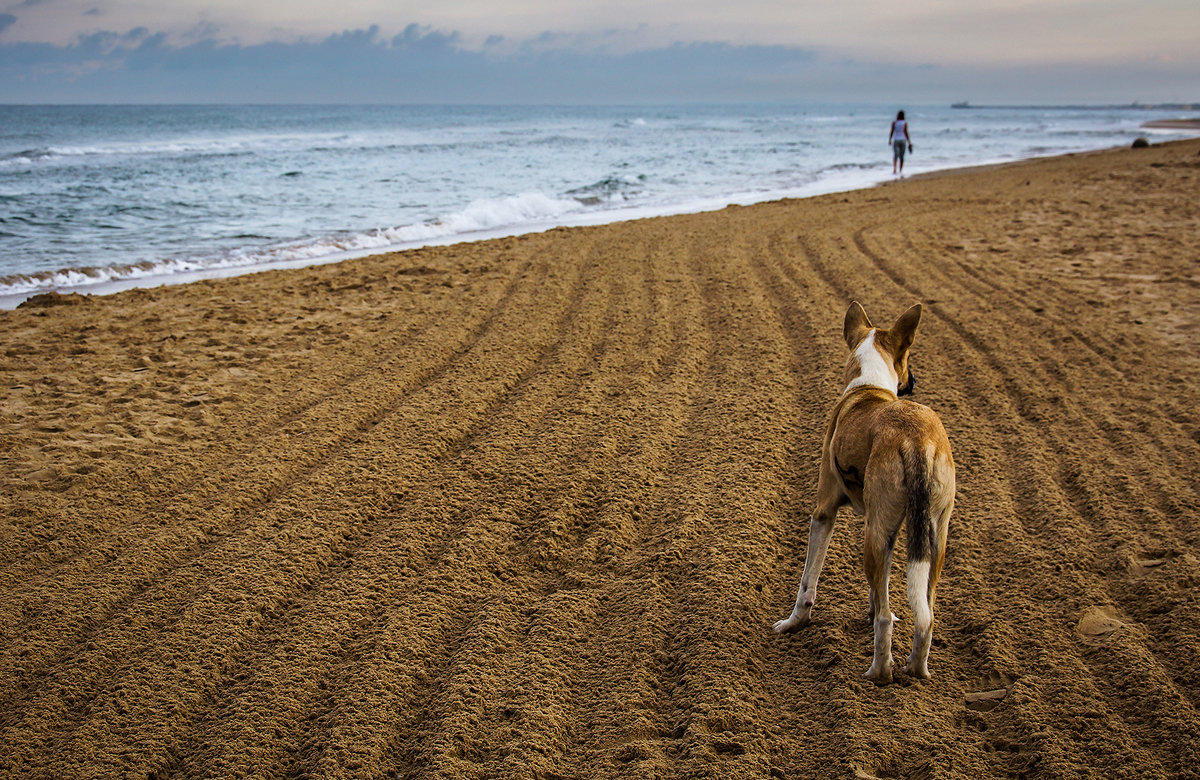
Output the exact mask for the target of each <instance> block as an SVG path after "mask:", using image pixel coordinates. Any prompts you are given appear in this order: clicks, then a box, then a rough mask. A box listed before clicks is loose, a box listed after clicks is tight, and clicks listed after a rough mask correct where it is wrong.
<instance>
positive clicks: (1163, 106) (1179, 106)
mask: <svg viewBox="0 0 1200 780" xmlns="http://www.w3.org/2000/svg"><path fill="white" fill-rule="evenodd" d="M950 107H951V108H962V109H985V110H993V111H994V110H998V109H1008V110H1013V111H1118V110H1120V111H1128V110H1130V109H1133V110H1139V111H1200V103H1125V104H1124V105H1118V104H1115V103H1113V104H1108V103H1102V104H1100V105H1087V104H1083V103H1080V104H1075V105H979V106H977V105H975V104H974V103H971V102H969V101H966V100H963V101H961V102H958V103H951V104H950Z"/></svg>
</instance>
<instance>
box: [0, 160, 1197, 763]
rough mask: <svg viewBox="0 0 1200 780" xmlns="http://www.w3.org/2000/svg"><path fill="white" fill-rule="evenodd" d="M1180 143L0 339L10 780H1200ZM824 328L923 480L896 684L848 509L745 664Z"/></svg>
mask: <svg viewBox="0 0 1200 780" xmlns="http://www.w3.org/2000/svg"><path fill="white" fill-rule="evenodd" d="M1198 151H1200V142H1182V143H1174V144H1166V145H1162V146H1155V147H1152V148H1150V149H1144V150H1119V151H1112V152H1103V153H1096V154H1087V155H1079V156H1073V157H1066V158H1060V159H1054V160H1047V161H1034V162H1027V163H1021V164H1015V165H1010V166H1006V167H1001V168H995V169H989V170H981V171H974V172H960V173H953V174H948V175H939V176H933V177H921V178H914V179H908V180H904V181H901V182H898V183H895V184H889V185H887V186H883V187H879V188H875V189H871V190H866V191H861V192H854V193H849V194H839V195H831V196H827V197H821V198H816V199H812V200H805V201H787V202H778V203H768V204H763V205H759V206H754V207H749V208H729V209H725V210H723V211H719V212H716V213H709V214H698V215H694V216H680V217H671V218H664V219H651V220H646V221H641V222H636V223H627V224H617V225H610V226H602V227H594V228H582V229H572V230H553V231H550V232H548V233H544V234H540V235H531V236H526V237H521V238H509V239H501V240H495V241H489V242H484V243H478V244H469V245H460V246H454V247H447V248H430V249H424V250H419V251H413V252H406V253H401V254H393V255H386V256H381V257H376V258H370V259H363V260H357V261H351V262H345V263H342V264H340V265H337V266H326V267H321V268H313V269H305V270H296V271H286V272H270V273H261V274H257V275H252V276H245V277H241V278H237V279H229V280H221V281H210V282H200V283H195V284H191V285H186V286H181V287H175V288H163V289H156V290H152V291H131V292H126V293H122V294H118V295H113V296H110V297H105V298H93V299H82V300H77V299H66V300H59V301H46V303H57V304H70V303H74V304H76V305H47V306H40V307H39V306H26V307H24V308H22V309H19V310H17V311H14V312H5V313H2V314H0V366H2V369H0V378H2V381H0V394H2V398H3V407H2V409H3V416H2V418H0V448H2V449H0V453H2V458H3V467H2V471H0V479H2V480H3V483H4V489H3V513H2V515H3V525H2V526H0V564H2V569H0V775H3V776H5V777H20V778H25V777H36V778H42V777H44V778H84V777H87V778H93V777H95V778H99V777H154V778H165V777H188V778H199V777H249V776H253V777H264V778H273V777H279V778H283V777H288V778H298V777H313V778H318V777H319V778H324V777H330V778H336V777H373V778H404V779H406V780H407V779H408V778H434V777H438V778H487V777H515V778H525V777H528V778H607V777H628V778H647V777H720V778H742V777H745V778H764V777H783V778H796V777H814V778H822V777H835V778H841V777H845V778H907V777H919V778H960V777H970V778H990V777H1037V778H1064V777H1065V778H1071V777H1097V778H1100V777H1103V778H1167V777H1186V776H1193V777H1194V776H1197V773H1198V772H1200V770H1198V767H1200V714H1198V713H1197V707H1200V597H1198V589H1200V548H1198V542H1200V523H1198V511H1197V510H1198V509H1200V477H1198V472H1197V464H1198V463H1200V413H1198V412H1197V401H1198V400H1200V396H1198V393H1197V390H1196V388H1197V385H1198V383H1200V358H1198V356H1197V351H1196V341H1197V337H1198V336H1200V333H1198V328H1200V295H1198V292H1197V287H1198V286H1200V230H1198V225H1200V206H1198V201H1197V195H1196V193H1197V192H1198V191H1200V156H1197V152H1198ZM851 299H858V300H860V301H862V302H863V303H864V304H865V306H866V307H867V310H868V311H869V312H870V313H872V315H874V316H875V317H877V318H878V319H879V320H883V321H890V319H891V318H893V317H895V316H896V315H898V314H899V313H900V312H901V311H903V309H904V308H905V307H907V306H908V305H909V304H911V303H913V302H914V301H923V302H924V303H925V305H926V309H925V312H926V314H925V319H924V321H923V322H922V325H921V330H920V332H919V333H918V338H917V344H916V347H915V348H914V358H913V366H914V370H915V372H916V374H917V376H918V380H919V381H918V385H917V395H916V399H917V400H919V401H921V402H923V403H926V404H928V405H930V406H932V407H933V408H934V409H935V410H936V411H938V412H939V413H940V415H941V417H942V420H943V421H944V423H945V426H946V428H947V429H948V431H949V433H950V438H951V441H952V443H953V446H954V449H955V456H956V460H957V461H958V468H959V471H958V478H959V495H958V504H957V510H956V513H955V516H954V518H953V521H952V525H951V531H950V547H949V556H948V561H947V567H946V571H945V575H944V579H943V582H942V586H941V588H940V590H939V593H938V595H939V600H938V605H937V621H938V622H937V624H936V626H935V630H934V646H933V652H932V654H931V659H930V667H931V670H932V672H933V675H934V676H933V679H932V680H931V681H929V682H915V681H913V680H910V679H908V678H906V677H904V676H903V674H902V673H901V672H900V670H899V669H898V670H897V674H898V677H897V681H896V683H895V684H893V685H890V686H887V687H884V688H876V687H875V686H874V685H871V684H869V683H868V682H866V681H865V680H864V679H863V677H862V675H863V672H865V671H866V669H867V666H868V663H869V657H870V635H869V626H868V624H867V622H866V620H865V610H866V593H865V584H864V582H863V578H862V574H861V571H860V567H861V562H860V553H859V549H860V543H861V536H862V531H861V526H860V521H859V520H858V518H855V517H853V516H852V515H849V514H843V516H842V517H841V519H840V522H839V527H838V530H837V532H836V533H835V536H834V540H833V545H832V548H831V552H830V558H829V562H828V564H827V567H826V570H825V576H824V578H823V580H822V583H821V586H822V590H821V594H820V599H819V604H818V607H817V610H816V611H815V612H814V622H813V624H812V625H811V626H810V627H808V628H807V629H805V630H803V631H802V632H800V633H797V634H794V635H789V636H783V637H781V636H776V635H774V634H772V633H771V632H770V630H769V629H770V626H771V623H772V622H773V621H774V620H776V619H778V618H780V617H783V616H785V615H786V614H787V613H788V610H789V609H790V605H791V601H792V599H793V598H794V595H795V588H796V586H797V585H798V579H799V573H800V568H801V566H802V564H803V560H804V550H805V540H806V536H807V526H808V521H807V513H808V511H809V508H810V502H811V500H812V496H813V493H814V488H815V485H814V481H815V476H816V466H817V457H818V450H819V446H820V441H821V437H822V434H823V429H824V424H825V420H826V414H827V412H828V409H829V408H830V406H831V405H832V403H833V401H834V400H835V398H836V396H837V395H838V393H839V392H840V390H841V388H840V386H839V378H840V377H841V373H842V365H843V361H844V359H845V347H844V346H843V344H842V343H841V340H840V333H841V325H842V314H843V312H844V311H845V308H846V304H847V302H848V301H850V300H851ZM900 563H901V562H899V561H898V562H897V567H896V571H895V575H894V578H893V589H894V591H893V592H894V593H896V594H897V597H896V598H895V599H894V601H893V603H894V604H898V606H897V612H898V614H899V615H900V618H901V620H902V621H904V622H903V623H902V624H901V626H900V630H898V632H897V638H896V654H897V655H898V656H900V657H903V655H904V654H906V653H907V651H908V644H909V641H910V640H909V635H908V631H909V630H911V622H910V621H909V615H908V614H907V605H906V604H904V601H903V597H902V596H900V595H899V594H900V593H902V588H903V573H902V572H903V570H902V568H901V567H900Z"/></svg>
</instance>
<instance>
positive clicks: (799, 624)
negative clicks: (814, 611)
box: [771, 617, 808, 634]
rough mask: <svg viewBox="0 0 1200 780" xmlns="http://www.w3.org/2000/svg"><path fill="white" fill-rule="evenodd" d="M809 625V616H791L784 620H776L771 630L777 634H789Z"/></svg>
mask: <svg viewBox="0 0 1200 780" xmlns="http://www.w3.org/2000/svg"><path fill="white" fill-rule="evenodd" d="M806 625H808V618H800V617H790V618H786V619H784V620H779V621H776V623H775V625H774V626H772V627H771V630H772V631H774V632H775V633H776V634H789V633H791V632H792V631H797V630H799V629H801V628H804V626H806Z"/></svg>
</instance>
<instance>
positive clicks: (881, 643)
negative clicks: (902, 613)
mask: <svg viewBox="0 0 1200 780" xmlns="http://www.w3.org/2000/svg"><path fill="white" fill-rule="evenodd" d="M872 515H873V513H872V512H871V509H870V507H868V509H867V524H866V539H865V545H864V549H863V569H864V570H865V572H866V575H867V583H868V584H869V585H870V587H871V605H872V607H873V610H872V611H873V613H874V615H873V618H874V619H873V620H872V625H873V627H874V634H875V652H874V656H873V657H872V659H871V668H870V669H868V670H867V674H866V677H867V678H868V679H870V680H872V681H874V683H875V684H876V685H887V684H888V683H890V682H891V681H892V625H893V624H894V623H895V622H896V616H895V615H893V614H892V609H891V605H890V603H889V602H888V582H889V580H890V578H891V568H892V553H893V551H894V550H895V548H896V532H897V531H898V530H899V519H900V518H896V519H892V518H890V517H887V518H880V517H878V516H875V517H873V516H872Z"/></svg>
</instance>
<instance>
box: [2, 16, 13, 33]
mask: <svg viewBox="0 0 1200 780" xmlns="http://www.w3.org/2000/svg"><path fill="white" fill-rule="evenodd" d="M16 23H17V17H15V16H13V15H12V14H0V34H3V33H4V31H5V30H7V29H8V28H9V27H12V26H13V25H14V24H16Z"/></svg>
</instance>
